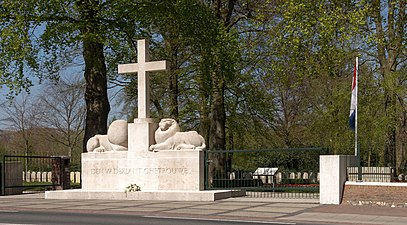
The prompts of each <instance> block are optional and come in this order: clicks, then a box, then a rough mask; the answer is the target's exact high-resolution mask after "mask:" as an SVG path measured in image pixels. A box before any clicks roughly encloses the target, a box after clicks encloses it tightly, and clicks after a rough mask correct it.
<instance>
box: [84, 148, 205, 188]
mask: <svg viewBox="0 0 407 225" xmlns="http://www.w3.org/2000/svg"><path fill="white" fill-rule="evenodd" d="M203 153H204V152H202V151H196V150H187V151H174V150H171V151H170V150H169V151H161V152H147V154H144V155H143V157H134V158H133V157H132V158H126V154H125V152H114V153H83V154H82V171H83V172H82V189H83V190H115V191H125V189H126V187H128V186H129V185H131V184H137V185H138V186H140V187H141V190H142V191H163V190H167V191H174V190H178V191H202V190H203V189H204V170H203V167H204V165H203V161H204V159H203V157H204V155H203Z"/></svg>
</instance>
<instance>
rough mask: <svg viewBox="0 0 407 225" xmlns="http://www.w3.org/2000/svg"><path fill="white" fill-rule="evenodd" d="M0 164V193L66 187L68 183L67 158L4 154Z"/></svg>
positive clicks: (8, 193)
mask: <svg viewBox="0 0 407 225" xmlns="http://www.w3.org/2000/svg"><path fill="white" fill-rule="evenodd" d="M1 164H2V165H1V171H0V177H1V186H0V187H1V188H0V189H1V194H2V195H10V194H21V193H23V192H29V191H44V190H49V189H66V188H69V185H70V183H69V172H70V171H69V158H64V157H49V156H10V155H5V156H4V157H3V161H2V163H1ZM36 171H37V172H36ZM38 171H41V172H38ZM34 177H35V178H34ZM33 178H34V179H33Z"/></svg>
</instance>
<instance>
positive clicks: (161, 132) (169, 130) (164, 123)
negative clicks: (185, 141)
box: [155, 118, 181, 143]
mask: <svg viewBox="0 0 407 225" xmlns="http://www.w3.org/2000/svg"><path fill="white" fill-rule="evenodd" d="M179 131H181V129H180V127H179V125H178V123H177V121H175V120H174V119H170V118H165V119H162V120H161V121H160V123H159V124H158V129H157V130H156V131H155V141H156V143H162V142H164V141H165V140H167V139H168V138H169V137H172V136H174V134H175V133H176V132H179Z"/></svg>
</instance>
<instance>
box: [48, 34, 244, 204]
mask: <svg viewBox="0 0 407 225" xmlns="http://www.w3.org/2000/svg"><path fill="white" fill-rule="evenodd" d="M137 48H138V49H137V61H138V62H137V63H130V64H122V65H119V66H118V72H119V73H137V76H138V77H137V79H138V118H137V119H134V123H127V121H124V120H116V121H114V122H113V123H112V124H111V125H110V126H109V129H108V132H107V134H106V135H95V136H94V137H92V138H90V139H89V141H88V142H87V151H88V152H87V153H82V189H74V190H60V191H47V192H46V193H45V198H47V199H123V200H126V199H127V200H170V201H215V200H218V199H224V198H229V197H237V196H242V195H245V193H244V192H243V191H230V190H215V191H213V190H211V191H205V190H204V151H205V149H206V145H205V140H204V138H203V137H202V136H201V135H199V134H198V133H197V132H195V131H187V132H181V131H180V127H179V125H178V123H177V122H176V121H175V120H174V119H169V118H164V119H161V121H160V122H159V124H156V123H154V120H153V119H152V118H150V111H149V105H150V96H149V93H150V89H149V88H150V85H149V76H148V73H149V72H153V71H164V70H167V68H168V64H167V62H166V61H155V62H150V61H149V55H148V52H149V51H148V42H147V41H146V40H139V41H138V42H137Z"/></svg>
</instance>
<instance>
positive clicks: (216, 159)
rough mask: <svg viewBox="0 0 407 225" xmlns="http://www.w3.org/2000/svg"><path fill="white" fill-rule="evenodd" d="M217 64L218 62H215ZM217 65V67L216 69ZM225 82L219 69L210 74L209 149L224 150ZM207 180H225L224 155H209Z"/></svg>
mask: <svg viewBox="0 0 407 225" xmlns="http://www.w3.org/2000/svg"><path fill="white" fill-rule="evenodd" d="M215 63H219V62H215ZM218 66H219V65H217V67H218ZM224 92H225V80H224V77H223V75H222V72H221V71H220V69H216V70H215V71H214V72H212V93H211V97H212V106H211V116H210V134H209V149H210V150H212V151H216V150H218V151H219V150H226V149H225V147H226V112H225V102H224ZM209 161H210V164H209V171H208V172H209V178H210V179H211V180H212V182H213V179H225V178H226V172H227V171H226V153H210V154H209Z"/></svg>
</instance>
